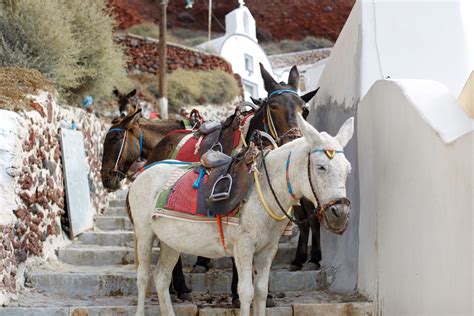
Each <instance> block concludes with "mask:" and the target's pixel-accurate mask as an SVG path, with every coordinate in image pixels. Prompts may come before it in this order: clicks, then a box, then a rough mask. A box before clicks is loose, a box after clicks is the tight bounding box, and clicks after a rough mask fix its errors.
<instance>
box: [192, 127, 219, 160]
mask: <svg viewBox="0 0 474 316" xmlns="http://www.w3.org/2000/svg"><path fill="white" fill-rule="evenodd" d="M221 130H222V124H221V123H219V122H214V121H208V122H204V123H202V125H201V126H200V127H199V129H198V130H197V134H198V135H199V137H203V140H202V142H201V144H200V147H199V155H200V156H202V155H203V154H204V153H206V152H207V151H208V150H219V151H221V152H222V151H223V148H222V145H221V144H220V143H219V137H220V135H221Z"/></svg>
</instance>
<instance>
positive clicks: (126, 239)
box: [78, 230, 133, 247]
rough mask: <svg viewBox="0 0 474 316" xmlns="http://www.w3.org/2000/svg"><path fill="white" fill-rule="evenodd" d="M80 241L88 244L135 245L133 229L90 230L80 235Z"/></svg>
mask: <svg viewBox="0 0 474 316" xmlns="http://www.w3.org/2000/svg"><path fill="white" fill-rule="evenodd" d="M78 239H79V241H81V242H82V243H83V244H88V245H99V246H121V247H123V246H126V247H133V231H128V230H111V231H88V232H83V233H82V234H80V235H79V236H78Z"/></svg>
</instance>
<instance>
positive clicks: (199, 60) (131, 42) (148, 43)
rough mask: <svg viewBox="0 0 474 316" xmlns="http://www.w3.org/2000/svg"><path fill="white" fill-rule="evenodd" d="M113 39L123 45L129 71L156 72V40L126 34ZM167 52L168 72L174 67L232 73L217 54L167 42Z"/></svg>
mask: <svg viewBox="0 0 474 316" xmlns="http://www.w3.org/2000/svg"><path fill="white" fill-rule="evenodd" d="M115 41H116V42H117V43H119V44H122V45H123V46H125V51H126V53H127V55H128V56H129V61H128V62H127V67H128V71H129V72H131V73H133V72H136V71H139V72H146V73H150V74H154V75H156V74H158V69H159V57H160V53H159V41H158V40H155V39H151V38H143V37H141V36H136V35H131V34H127V35H119V36H116V37H115ZM167 54H168V56H167V66H168V68H167V71H168V72H169V73H170V72H173V71H174V70H176V69H185V70H203V71H208V70H223V71H225V72H227V73H230V74H232V66H231V64H230V63H229V62H228V61H227V60H225V59H224V58H222V57H220V56H218V55H214V54H209V53H206V52H203V51H199V50H194V49H190V48H188V47H184V46H180V45H176V44H171V43H168V46H167Z"/></svg>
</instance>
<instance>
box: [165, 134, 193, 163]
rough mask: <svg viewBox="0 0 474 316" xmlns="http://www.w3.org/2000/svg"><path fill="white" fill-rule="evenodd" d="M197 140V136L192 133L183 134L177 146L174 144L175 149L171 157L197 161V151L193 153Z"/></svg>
mask: <svg viewBox="0 0 474 316" xmlns="http://www.w3.org/2000/svg"><path fill="white" fill-rule="evenodd" d="M197 142H198V138H197V137H195V136H194V134H192V133H190V134H189V135H186V136H184V137H183V138H182V139H181V141H180V142H179V143H178V146H176V149H175V150H174V151H173V154H172V155H171V159H176V160H180V161H188V162H198V161H199V153H197V152H196V153H195V151H196V143H197Z"/></svg>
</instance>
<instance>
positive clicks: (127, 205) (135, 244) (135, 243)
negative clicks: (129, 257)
mask: <svg viewBox="0 0 474 316" xmlns="http://www.w3.org/2000/svg"><path fill="white" fill-rule="evenodd" d="M129 194H130V191H129V192H128V193H127V197H126V198H125V210H126V211H127V215H128V218H129V219H130V222H132V224H133V217H132V211H131V209H130V201H129V200H128V195H129ZM133 255H134V259H135V267H137V268H138V252H137V237H136V234H133Z"/></svg>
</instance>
